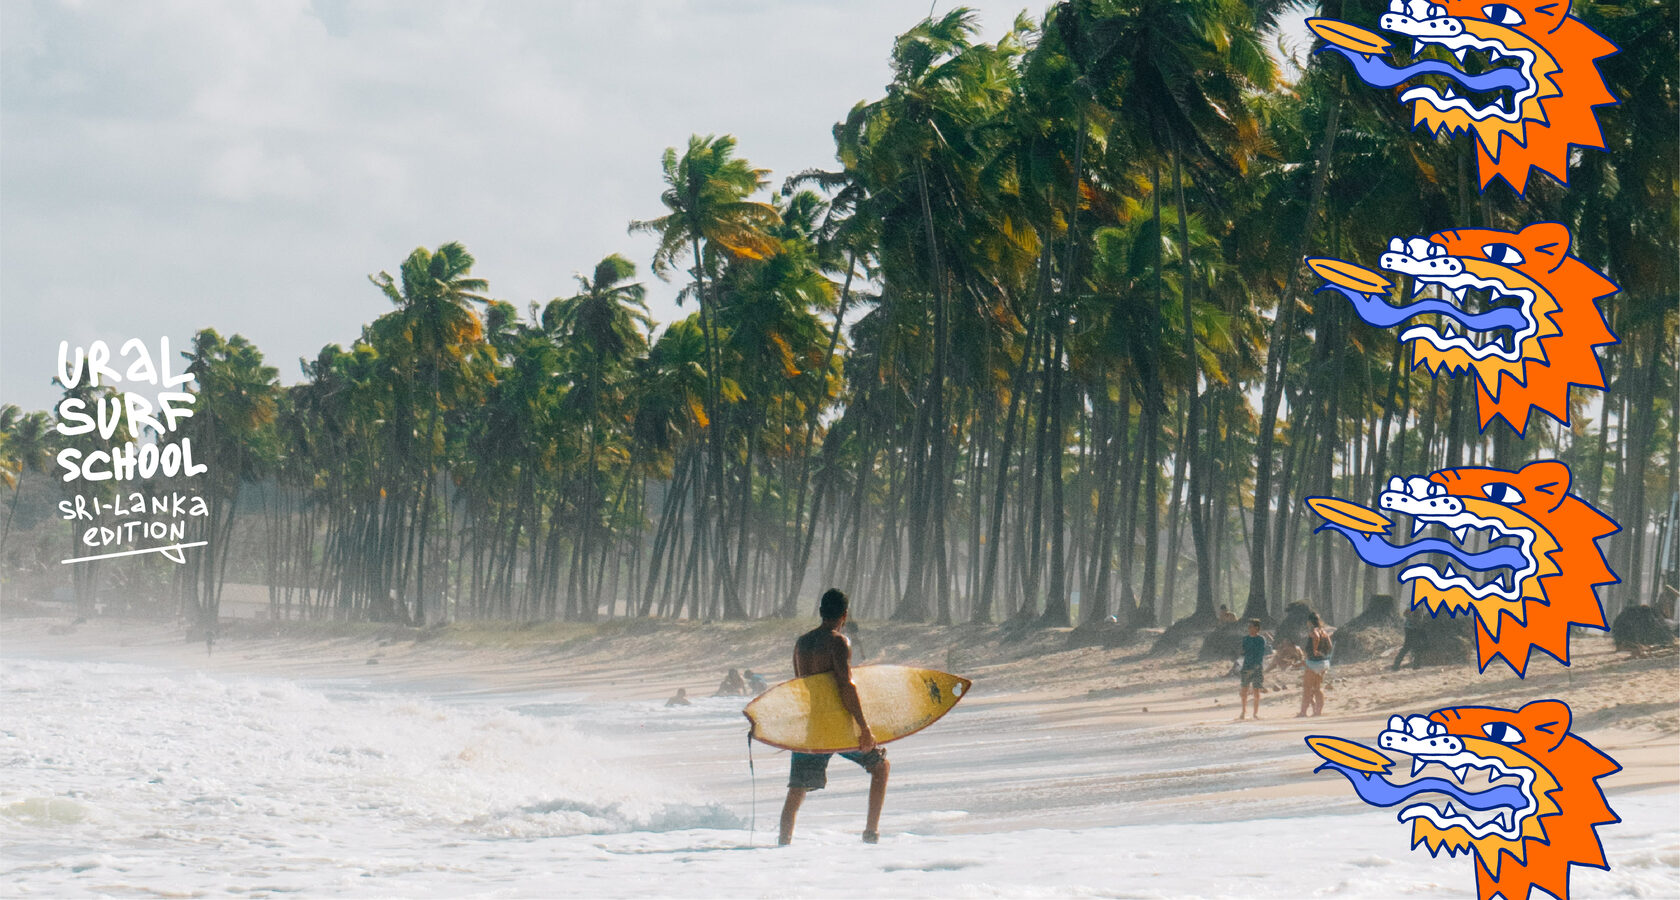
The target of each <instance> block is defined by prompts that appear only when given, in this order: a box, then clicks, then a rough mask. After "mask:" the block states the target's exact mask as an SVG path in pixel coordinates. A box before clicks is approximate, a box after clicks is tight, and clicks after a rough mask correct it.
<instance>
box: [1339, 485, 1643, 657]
mask: <svg viewBox="0 0 1680 900" xmlns="http://www.w3.org/2000/svg"><path fill="white" fill-rule="evenodd" d="M1570 479H1571V476H1570V472H1569V467H1568V466H1566V465H1564V464H1563V463H1561V462H1558V461H1556V460H1543V461H1541V462H1536V463H1530V464H1529V465H1527V466H1524V467H1523V469H1522V471H1520V472H1507V471H1505V470H1503V469H1491V468H1461V469H1443V470H1442V471H1439V472H1436V473H1435V474H1433V475H1431V476H1429V477H1428V478H1422V477H1418V476H1413V477H1411V478H1405V479H1402V478H1400V477H1398V476H1396V477H1394V478H1390V479H1389V481H1388V485H1387V490H1384V491H1383V492H1382V493H1381V495H1380V497H1379V498H1378V506H1380V507H1381V508H1382V509H1383V510H1385V511H1387V512H1389V513H1400V514H1404V515H1409V516H1411V517H1412V527H1411V532H1410V533H1411V534H1412V536H1414V537H1415V536H1416V535H1418V534H1419V533H1420V532H1422V531H1423V530H1424V529H1426V528H1428V527H1430V526H1433V525H1439V526H1441V528H1442V529H1443V530H1444V531H1445V532H1447V533H1450V534H1451V535H1452V538H1453V539H1452V540H1447V539H1446V538H1441V537H1424V538H1421V539H1418V540H1414V541H1412V542H1411V543H1408V544H1394V543H1390V542H1389V541H1388V540H1386V539H1384V538H1383V537H1382V535H1385V534H1388V533H1389V532H1390V529H1392V528H1393V527H1394V522H1393V521H1392V520H1390V519H1389V518H1388V517H1387V516H1385V515H1383V514H1382V513H1379V512H1376V511H1374V510H1370V509H1366V508H1365V507H1362V506H1360V505H1358V504H1356V503H1349V502H1348V501H1346V500H1341V499H1338V498H1335V497H1309V498H1307V505H1308V506H1310V507H1311V508H1312V509H1313V511H1314V512H1316V513H1318V514H1319V515H1320V516H1322V517H1323V518H1324V520H1325V522H1324V524H1323V525H1320V526H1319V527H1318V529H1317V530H1318V531H1333V532H1337V533H1339V534H1342V535H1344V536H1346V537H1347V539H1348V540H1349V541H1350V542H1351V543H1352V544H1353V548H1354V550H1355V552H1357V553H1358V554H1359V558H1360V560H1361V561H1363V562H1365V563H1366V564H1367V565H1372V566H1381V567H1388V566H1396V565H1399V564H1401V563H1403V562H1405V561H1406V560H1408V559H1410V558H1412V557H1414V556H1419V555H1422V554H1426V553H1427V554H1436V555H1438V556H1441V557H1445V558H1446V560H1445V562H1443V563H1442V564H1441V566H1440V567H1439V568H1437V567H1436V566H1435V565H1432V564H1431V563H1428V562H1419V563H1415V564H1413V565H1410V566H1407V567H1406V568H1404V569H1402V570H1401V571H1400V575H1399V578H1400V582H1401V583H1402V584H1407V583H1409V584H1411V585H1412V586H1413V597H1412V605H1413V606H1415V607H1421V608H1423V609H1425V610H1427V611H1428V612H1429V614H1430V615H1432V616H1433V615H1439V614H1440V613H1442V612H1445V613H1446V614H1447V615H1449V616H1454V615H1459V614H1461V613H1463V614H1470V615H1474V616H1475V619H1476V655H1477V664H1478V668H1479V669H1481V670H1483V671H1485V670H1486V669H1487V667H1488V664H1489V663H1491V662H1492V661H1493V659H1494V657H1499V658H1500V659H1503V660H1504V661H1505V664H1506V665H1508V666H1510V667H1511V669H1512V670H1513V671H1515V672H1516V673H1517V675H1518V676H1519V677H1521V676H1522V675H1523V674H1524V673H1525V672H1526V671H1527V668H1528V659H1529V656H1530V655H1531V653H1532V651H1534V650H1536V649H1538V650H1542V651H1544V652H1546V653H1548V654H1550V655H1551V656H1552V657H1553V658H1555V659H1557V660H1558V661H1559V662H1561V663H1563V664H1564V665H1569V628H1570V626H1571V625H1580V626H1583V627H1586V628H1597V629H1600V630H1604V629H1605V628H1607V624H1606V622H1605V619H1604V608H1603V606H1601V605H1600V604H1599V601H1598V595H1597V594H1596V593H1595V590H1594V589H1595V588H1596V587H1597V586H1598V585H1601V584H1615V583H1616V581H1617V579H1616V575H1615V573H1614V572H1611V571H1610V566H1609V564H1608V562H1607V561H1606V560H1605V558H1604V553H1603V551H1602V550H1600V549H1599V546H1598V541H1599V539H1601V538H1604V537H1606V536H1608V535H1611V534H1614V533H1615V532H1616V531H1617V530H1618V526H1617V525H1616V523H1615V522H1613V521H1611V520H1610V519H1609V518H1608V517H1606V516H1605V515H1604V514H1603V513H1601V512H1599V511H1598V510H1597V509H1594V508H1593V507H1592V505H1590V504H1588V503H1587V502H1586V501H1584V500H1581V499H1580V498H1578V497H1575V496H1574V495H1572V494H1570V493H1569V485H1570ZM1455 567H1456V568H1455Z"/></svg>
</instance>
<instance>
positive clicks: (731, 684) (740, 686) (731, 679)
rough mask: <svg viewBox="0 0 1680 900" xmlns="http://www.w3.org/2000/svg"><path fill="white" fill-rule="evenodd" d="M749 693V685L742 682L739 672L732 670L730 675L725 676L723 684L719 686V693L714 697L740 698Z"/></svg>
mask: <svg viewBox="0 0 1680 900" xmlns="http://www.w3.org/2000/svg"><path fill="white" fill-rule="evenodd" d="M746 692H747V683H746V682H745V681H742V680H741V673H740V671H739V670H736V669H730V670H729V674H728V675H725V676H723V682H722V683H721V684H719V685H718V689H717V693H714V694H712V696H713V697H739V696H742V695H743V694H745V693H746Z"/></svg>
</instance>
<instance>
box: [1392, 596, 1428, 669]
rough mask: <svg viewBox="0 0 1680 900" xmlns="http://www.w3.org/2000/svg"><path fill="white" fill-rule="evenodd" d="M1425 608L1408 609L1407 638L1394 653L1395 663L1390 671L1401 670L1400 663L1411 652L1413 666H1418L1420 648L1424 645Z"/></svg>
mask: <svg viewBox="0 0 1680 900" xmlns="http://www.w3.org/2000/svg"><path fill="white" fill-rule="evenodd" d="M1423 640H1424V638H1423V610H1420V609H1418V608H1417V607H1415V606H1414V607H1412V608H1411V609H1408V610H1406V639H1405V640H1404V641H1402V642H1401V643H1400V649H1399V650H1397V651H1395V653H1394V665H1393V667H1392V668H1390V669H1389V671H1390V672H1398V671H1400V663H1401V661H1402V660H1404V659H1405V658H1406V656H1407V655H1408V654H1409V655H1410V656H1411V657H1412V668H1414V669H1415V668H1417V667H1418V650H1419V649H1420V648H1421V647H1422V646H1423Z"/></svg>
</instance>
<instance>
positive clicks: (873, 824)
mask: <svg viewBox="0 0 1680 900" xmlns="http://www.w3.org/2000/svg"><path fill="white" fill-rule="evenodd" d="M850 605H851V604H850V602H849V601H848V600H847V599H846V595H845V594H843V593H841V592H840V591H838V590H835V589H833V588H830V589H829V590H828V591H827V592H826V593H824V594H823V595H822V604H821V606H820V607H819V608H818V612H819V613H820V614H821V615H822V624H821V625H819V626H817V627H816V628H813V629H811V630H810V631H807V632H806V633H804V634H803V635H800V637H799V640H798V641H796V642H795V643H794V645H793V675H794V677H795V678H803V677H805V676H806V675H816V674H819V673H822V672H833V673H834V680H835V683H836V685H837V686H838V687H839V689H840V703H841V705H842V706H844V707H845V708H846V711H847V712H849V713H851V714H852V718H853V719H856V720H857V725H858V748H857V750H856V751H854V752H851V753H842V754H840V755H841V756H842V757H844V758H846V759H848V760H851V761H852V762H855V763H857V764H858V765H860V766H862V767H863V770H864V771H865V772H868V773H869V816H868V818H867V820H866V821H865V824H864V831H863V840H864V843H866V844H873V843H876V842H878V841H879V840H880V839H881V838H880V828H881V806H882V804H883V803H884V802H885V801H886V799H887V773H888V772H889V771H890V770H891V769H892V767H891V766H890V765H888V763H887V751H886V748H884V747H877V746H875V736H874V735H873V734H872V733H870V731H869V723H868V722H866V721H864V718H863V702H862V701H861V700H859V699H858V692H857V685H855V684H853V683H852V645H851V642H850V641H848V640H846V635H845V633H844V629H845V627H846V611H847V609H848V607H850ZM833 755H834V754H832V753H794V754H793V767H792V770H791V771H790V772H789V773H788V792H787V800H786V801H784V802H783V803H782V829H781V837H780V839H779V840H778V843H780V844H783V845H785V844H787V843H789V842H791V841H792V840H793V824H794V819H795V818H796V817H797V816H798V815H799V807H800V804H802V803H804V802H805V795H806V793H808V792H810V791H820V790H822V789H823V788H825V787H827V786H828V760H829V757H831V756H833Z"/></svg>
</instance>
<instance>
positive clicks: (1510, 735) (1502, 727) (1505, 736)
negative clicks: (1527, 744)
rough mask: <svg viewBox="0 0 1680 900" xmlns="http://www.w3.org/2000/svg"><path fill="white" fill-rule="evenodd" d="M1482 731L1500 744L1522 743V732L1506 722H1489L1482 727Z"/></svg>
mask: <svg viewBox="0 0 1680 900" xmlns="http://www.w3.org/2000/svg"><path fill="white" fill-rule="evenodd" d="M1482 731H1483V732H1484V733H1486V734H1487V736H1488V737H1490V738H1493V739H1494V740H1496V741H1498V742H1499V743H1501V744H1520V743H1522V741H1523V736H1522V732H1520V731H1518V730H1517V729H1516V728H1515V727H1513V726H1512V725H1510V724H1509V723H1506V722H1489V723H1487V724H1486V725H1483V726H1482Z"/></svg>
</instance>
